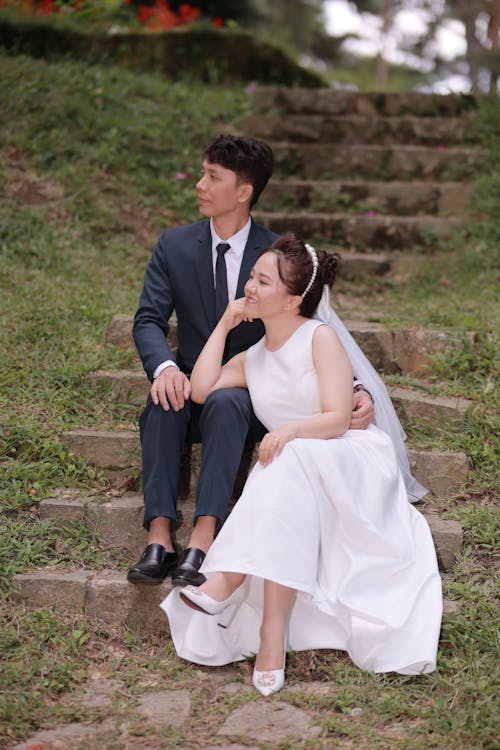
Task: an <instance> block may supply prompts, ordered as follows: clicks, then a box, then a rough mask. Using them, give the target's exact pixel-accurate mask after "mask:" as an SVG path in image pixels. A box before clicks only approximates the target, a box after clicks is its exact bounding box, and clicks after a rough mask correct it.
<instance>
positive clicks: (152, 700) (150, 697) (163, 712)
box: [137, 690, 191, 729]
mask: <svg viewBox="0 0 500 750" xmlns="http://www.w3.org/2000/svg"><path fill="white" fill-rule="evenodd" d="M137 710H138V711H139V713H140V714H142V716H143V717H144V720H145V722H146V723H147V724H149V725H152V726H154V727H155V728H156V729H162V728H164V727H173V728H174V729H182V728H183V727H184V725H185V723H186V721H187V720H188V718H189V714H190V712H191V696H190V693H189V690H160V691H158V692H155V693H145V694H144V695H142V696H141V697H140V698H139V701H138V707H137Z"/></svg>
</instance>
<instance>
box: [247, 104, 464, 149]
mask: <svg viewBox="0 0 500 750" xmlns="http://www.w3.org/2000/svg"><path fill="white" fill-rule="evenodd" d="M474 120H475V113H466V114H463V115H462V116H461V117H426V116H419V117H416V116H413V115H405V116H398V117H385V116H383V115H379V116H377V117H374V116H373V115H368V116H366V115H365V116H362V115H347V116H346V115H326V114H309V113H300V114H293V113H288V114H287V115H286V116H285V117H284V116H283V113H281V112H279V113H276V114H262V113H258V114H251V115H248V116H247V117H245V118H244V120H243V122H242V123H241V126H240V127H241V128H242V130H243V131H244V132H245V133H251V134H252V136H254V137H257V138H262V139H263V140H265V141H293V142H294V143H298V142H300V143H314V142H316V143H319V142H321V143H344V144H355V143H358V144H360V143H366V144H368V143H372V144H375V143H378V144H385V145H391V144H397V143H401V144H407V145H408V144H410V143H415V144H425V145H429V146H430V145H432V146H439V145H442V144H444V143H446V144H447V145H452V144H459V143H462V142H464V141H465V142H469V143H470V141H471V134H472V133H473V132H474Z"/></svg>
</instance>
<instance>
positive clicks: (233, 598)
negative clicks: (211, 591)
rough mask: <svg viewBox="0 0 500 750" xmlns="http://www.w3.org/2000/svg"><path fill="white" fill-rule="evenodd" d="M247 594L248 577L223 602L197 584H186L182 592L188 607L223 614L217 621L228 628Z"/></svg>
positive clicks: (206, 613)
mask: <svg viewBox="0 0 500 750" xmlns="http://www.w3.org/2000/svg"><path fill="white" fill-rule="evenodd" d="M246 595H247V579H245V580H244V581H243V583H242V584H241V585H240V586H238V588H237V589H235V590H234V591H233V593H232V594H230V596H228V597H227V599H224V600H223V601H222V602H218V601H217V599H213V598H212V597H211V596H208V594H205V593H204V592H203V591H200V589H199V588H198V587H197V586H185V587H184V588H183V589H182V591H181V592H180V597H181V599H182V601H183V602H184V604H187V606H188V607H191V608H192V609H196V610H197V611H198V612H203V613H204V614H205V615H213V616H216V615H221V617H219V618H218V622H217V625H219V627H221V628H228V627H229V626H230V625H231V623H232V621H233V619H234V616H235V615H236V612H237V611H238V608H239V606H240V605H241V604H242V602H243V601H244V599H245V597H246ZM222 615H224V616H222Z"/></svg>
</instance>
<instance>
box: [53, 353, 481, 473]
mask: <svg viewBox="0 0 500 750" xmlns="http://www.w3.org/2000/svg"><path fill="white" fill-rule="evenodd" d="M376 343H378V342H376ZM372 361H373V360H372ZM410 361H411V360H410ZM382 364H383V365H385V368H386V371H387V370H388V369H390V368H391V366H392V365H395V363H394V362H393V361H392V362H391V361H389V360H387V361H384V360H382ZM377 366H378V362H377ZM381 369H382V368H381ZM393 371H397V370H396V369H394V370H393ZM88 380H89V381H90V382H91V383H92V384H93V385H96V386H97V385H104V386H105V388H106V390H108V389H109V391H110V395H111V396H112V397H113V398H114V399H116V400H117V401H119V402H122V403H127V404H136V405H137V406H141V405H143V404H144V403H145V401H146V398H147V395H148V393H149V388H150V385H149V381H148V380H147V378H146V376H145V375H144V373H142V372H139V371H136V370H98V371H96V372H93V373H90V375H89V376H88ZM388 390H389V393H390V395H391V399H392V401H393V404H394V408H395V409H396V411H397V413H398V416H399V418H400V419H401V421H402V422H403V423H404V424H408V423H409V422H410V421H411V420H413V419H414V420H416V421H417V422H418V423H419V424H426V425H428V424H434V425H442V424H443V423H444V422H447V423H449V422H457V421H460V420H462V419H463V417H464V415H465V412H466V411H467V409H468V408H470V407H472V406H473V402H472V401H469V400H467V399H463V398H460V397H449V396H431V395H428V394H426V393H424V392H422V391H419V390H417V389H415V388H402V387H393V386H390V387H389V389H388ZM73 432H75V431H73ZM82 432H85V433H87V430H83V431H82ZM65 435H68V433H65ZM88 439H90V440H93V439H94V436H93V435H92V436H90V438H87V437H86V436H85V437H84V436H83V435H82V441H83V440H85V441H87V440H88ZM134 439H135V438H134ZM64 440H66V438H64ZM121 441H122V444H123V438H122V439H121ZM108 446H109V442H108V443H106V447H105V449H104V452H105V453H106V454H107V452H108V451H109V447H108ZM121 449H122V445H120V450H121ZM75 452H79V451H75ZM106 460H107V459H106ZM124 465H126V464H123V463H122V462H120V464H119V465H117V466H115V467H111V466H110V467H109V468H123V466H124Z"/></svg>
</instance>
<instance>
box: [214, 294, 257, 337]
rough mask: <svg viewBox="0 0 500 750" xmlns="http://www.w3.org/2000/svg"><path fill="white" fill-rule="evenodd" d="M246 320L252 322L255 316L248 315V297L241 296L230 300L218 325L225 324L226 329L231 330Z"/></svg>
mask: <svg viewBox="0 0 500 750" xmlns="http://www.w3.org/2000/svg"><path fill="white" fill-rule="evenodd" d="M244 320H245V321H247V322H248V323H251V322H252V320H253V318H252V317H251V316H250V315H248V310H247V309H246V298H245V297H240V298H239V299H233V300H231V301H230V302H229V304H228V306H227V307H226V309H225V310H224V314H223V315H222V318H221V319H220V321H219V324H218V325H220V326H223V328H224V330H225V331H226V332H229V331H231V330H232V329H233V328H236V326H239V324H240V323H242V322H243V321H244Z"/></svg>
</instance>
